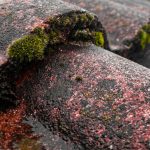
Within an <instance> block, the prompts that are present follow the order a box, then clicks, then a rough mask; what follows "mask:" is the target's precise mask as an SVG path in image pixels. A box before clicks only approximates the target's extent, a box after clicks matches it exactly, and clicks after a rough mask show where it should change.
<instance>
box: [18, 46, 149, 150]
mask: <svg viewBox="0 0 150 150" xmlns="http://www.w3.org/2000/svg"><path fill="white" fill-rule="evenodd" d="M116 62H117V63H116ZM30 71H31V72H30V78H28V79H27V80H22V81H21V80H20V82H19V85H18V90H17V93H18V96H21V97H22V98H23V99H25V100H26V101H27V103H28V112H30V113H31V114H32V115H33V116H34V117H35V118H37V119H38V120H39V121H40V122H41V124H43V125H45V126H46V127H47V128H48V129H49V130H50V131H59V132H60V135H61V134H63V135H67V137H68V138H69V139H71V140H72V141H73V142H75V143H76V142H77V143H80V144H81V145H82V146H83V148H85V149H94V150H97V149H111V148H112V147H113V149H132V150H133V149H135V150H136V149H139V150H140V149H145V150H148V149H149V148H148V144H147V143H148V142H149V140H150V136H149V134H150V128H149V119H150V118H149V116H150V112H149V107H150V102H149V99H150V70H149V69H147V68H145V67H142V66H140V65H137V64H136V63H133V62H131V61H129V60H126V59H125V58H122V57H120V56H117V55H115V54H113V53H110V52H107V51H105V50H103V49H101V48H97V47H94V46H89V47H78V46H73V45H71V46H65V47H62V48H60V51H59V52H58V53H57V54H54V56H50V57H48V58H47V59H45V60H44V61H43V63H40V65H38V68H36V67H35V68H32V69H31V70H30Z"/></svg>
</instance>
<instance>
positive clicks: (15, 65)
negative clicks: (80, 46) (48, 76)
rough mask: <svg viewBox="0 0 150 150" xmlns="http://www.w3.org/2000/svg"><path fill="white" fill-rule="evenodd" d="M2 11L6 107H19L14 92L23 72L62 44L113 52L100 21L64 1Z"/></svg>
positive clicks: (15, 4)
mask: <svg viewBox="0 0 150 150" xmlns="http://www.w3.org/2000/svg"><path fill="white" fill-rule="evenodd" d="M0 8H1V11H2V12H3V13H2V14H1V16H0V21H1V27H0V28H1V30H0V33H1V37H0V43H1V44H0V63H1V64H0V99H1V100H0V101H1V102H0V103H3V102H5V103H6V106H7V103H8V102H10V103H9V104H8V105H10V104H14V105H16V104H18V102H17V99H18V98H16V97H15V94H14V93H15V86H16V79H17V78H18V77H19V76H20V74H21V72H22V71H23V70H24V69H25V68H26V67H28V65H31V64H32V63H33V62H35V61H41V60H42V59H44V57H45V56H46V55H47V53H51V52H53V51H55V50H56V47H58V45H61V44H67V43H69V42H71V43H72V42H75V43H78V42H91V43H94V44H95V45H97V46H101V47H104V48H106V49H109V45H108V41H107V37H106V33H105V30H104V28H103V27H102V25H101V23H100V22H99V20H98V18H97V17H96V16H95V15H94V14H92V13H89V12H86V11H85V10H81V9H80V8H79V7H76V6H74V5H71V4H68V3H65V2H62V1H61V0H57V1H53V0H52V1H47V2H46V1H40V0H39V1H37V2H36V3H35V2H34V1H32V0H31V1H28V2H27V1H25V0H24V1H10V2H9V3H5V2H3V3H2V4H0ZM15 99H16V100H15Z"/></svg>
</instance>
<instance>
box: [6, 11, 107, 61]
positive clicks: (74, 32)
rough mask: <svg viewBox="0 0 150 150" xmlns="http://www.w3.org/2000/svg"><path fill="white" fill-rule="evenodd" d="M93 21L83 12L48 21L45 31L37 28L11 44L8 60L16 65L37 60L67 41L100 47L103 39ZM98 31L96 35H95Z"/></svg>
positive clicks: (67, 14)
mask: <svg viewBox="0 0 150 150" xmlns="http://www.w3.org/2000/svg"><path fill="white" fill-rule="evenodd" d="M97 21H98V20H97V18H96V17H95V16H94V15H92V14H88V13H87V12H81V11H73V12H69V13H66V14H64V15H58V16H55V17H53V18H51V19H50V20H49V21H48V22H47V23H48V26H47V27H46V28H40V27H37V28H35V29H34V31H32V32H31V34H29V35H27V36H24V37H22V38H20V39H18V40H16V41H14V42H13V43H12V44H11V45H10V46H9V48H8V50H7V52H8V56H9V57H11V58H15V59H17V60H19V61H20V62H23V61H29V62H30V61H32V60H41V59H43V58H44V54H45V48H46V47H47V49H46V51H49V49H48V47H53V48H54V47H56V46H57V45H59V44H65V43H68V42H70V41H81V42H93V43H94V44H95V45H97V46H101V47H104V42H105V41H104V36H103V33H102V32H100V30H101V28H102V27H101V26H99V25H98V23H97ZM96 30H99V32H95V31H96Z"/></svg>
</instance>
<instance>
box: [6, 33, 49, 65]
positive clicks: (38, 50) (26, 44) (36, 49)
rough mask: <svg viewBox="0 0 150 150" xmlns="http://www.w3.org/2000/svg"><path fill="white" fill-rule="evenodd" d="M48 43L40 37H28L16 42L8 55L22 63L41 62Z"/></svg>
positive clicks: (9, 49)
mask: <svg viewBox="0 0 150 150" xmlns="http://www.w3.org/2000/svg"><path fill="white" fill-rule="evenodd" d="M47 43H48V41H47V40H46V39H42V38H40V37H39V36H38V35H26V36H24V37H22V38H20V39H17V40H16V41H14V42H13V43H12V44H11V45H10V47H9V48H8V55H9V57H11V58H15V59H17V60H19V61H20V62H22V61H29V62H30V61H32V60H41V59H43V58H44V49H45V47H46V45H47Z"/></svg>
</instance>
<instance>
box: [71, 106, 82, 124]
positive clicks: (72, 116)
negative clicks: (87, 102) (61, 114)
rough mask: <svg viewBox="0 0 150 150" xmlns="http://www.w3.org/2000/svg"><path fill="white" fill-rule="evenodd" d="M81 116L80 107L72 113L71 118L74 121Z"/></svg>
mask: <svg viewBox="0 0 150 150" xmlns="http://www.w3.org/2000/svg"><path fill="white" fill-rule="evenodd" d="M80 116H81V114H80V109H78V110H76V111H74V112H72V113H71V114H70V119H71V120H73V121H77V120H78V119H79V118H80Z"/></svg>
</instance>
